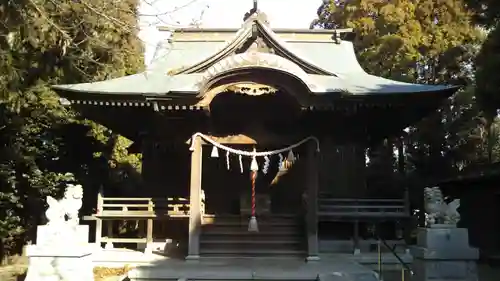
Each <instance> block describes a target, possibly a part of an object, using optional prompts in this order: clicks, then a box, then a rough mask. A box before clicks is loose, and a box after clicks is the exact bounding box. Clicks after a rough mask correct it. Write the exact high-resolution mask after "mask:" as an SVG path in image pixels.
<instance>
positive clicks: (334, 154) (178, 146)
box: [53, 11, 457, 260]
mask: <svg viewBox="0 0 500 281" xmlns="http://www.w3.org/2000/svg"><path fill="white" fill-rule="evenodd" d="M165 32H167V31H165ZM353 39H354V33H353V32H352V30H350V29H337V30H302V29H273V28H271V27H270V24H269V22H268V20H267V18H266V16H265V14H263V13H261V12H259V11H253V12H252V13H249V14H248V15H247V16H246V17H245V21H244V23H243V25H242V26H241V28H239V29H211V28H183V29H178V30H175V31H174V32H173V33H172V35H171V37H170V38H169V39H168V40H167V41H165V42H162V43H161V44H159V46H158V49H157V51H156V54H155V58H154V63H153V65H152V66H150V67H149V68H148V69H147V71H145V72H143V73H138V74H135V75H130V76H125V77H121V78H116V79H111V80H106V81H101V82H93V83H82V84H72V85H57V86H54V87H53V88H54V89H55V91H56V92H57V93H58V95H60V97H61V98H62V99H63V100H64V101H66V102H67V103H68V102H69V103H70V104H71V106H72V107H73V108H74V109H75V110H77V111H79V112H80V113H81V114H82V116H84V117H85V118H88V119H91V120H94V121H95V122H97V123H100V124H102V125H104V126H106V127H107V128H109V129H111V130H112V131H113V132H116V133H118V134H121V135H123V136H125V137H126V138H128V139H130V140H132V141H133V142H134V143H133V145H132V147H131V148H130V149H131V150H132V151H135V152H140V153H142V156H143V158H142V161H143V163H142V179H143V184H142V185H141V186H138V187H137V188H136V189H135V190H132V191H127V194H122V198H109V196H108V198H107V197H106V192H107V191H106V190H103V191H102V193H100V194H99V196H98V202H97V212H96V213H95V214H92V216H91V217H93V218H94V219H95V221H96V225H97V226H96V242H97V243H99V244H100V243H126V242H130V243H135V242H144V243H146V244H147V247H148V248H151V247H153V246H152V245H153V244H154V241H156V240H157V239H160V240H162V239H163V240H165V239H166V238H170V239H174V240H175V241H179V244H180V245H181V248H183V249H185V250H184V252H183V254H182V255H183V256H185V257H186V258H188V259H198V258H200V257H216V256H225V257H233V256H246V257H258V256H297V257H303V258H304V259H307V260H317V259H319V258H320V256H321V253H323V252H330V251H333V252H335V251H342V250H341V249H340V248H338V247H336V246H335V245H336V244H335V241H340V240H345V241H348V242H349V241H350V242H349V243H351V244H349V246H348V247H349V249H348V251H352V252H359V251H364V250H363V249H364V248H363V247H364V246H363V243H364V241H368V240H369V239H370V236H369V231H367V230H366V228H368V227H369V226H370V225H371V224H384V225H385V224H387V223H389V224H394V225H399V226H400V227H401V228H404V226H405V225H407V224H406V223H405V222H406V221H407V220H408V219H409V217H410V206H409V198H408V190H407V189H406V188H405V187H404V186H401V188H400V190H399V191H397V192H394V194H392V195H391V196H385V197H384V198H380V197H377V196H374V195H373V194H372V193H370V192H369V190H368V189H367V182H366V173H365V168H366V163H365V152H366V149H367V148H368V147H370V146H371V145H372V144H376V143H381V142H382V141H384V140H387V139H398V138H399V137H400V136H401V135H402V134H403V130H404V128H407V127H408V126H410V125H412V124H414V123H416V122H417V121H419V120H421V119H422V118H424V117H425V116H427V115H429V114H431V113H432V112H434V111H435V110H436V109H437V108H439V107H440V105H441V104H442V102H443V101H444V100H446V99H447V98H448V97H450V96H451V95H453V94H454V93H455V92H456V91H457V88H456V87H451V86H444V85H443V86H441V85H439V86H438V85H420V84H411V83H403V82H399V81H393V80H389V79H385V78H382V77H378V76H375V75H372V74H368V73H366V72H365V71H364V70H363V68H362V67H361V66H360V64H359V62H358V60H357V58H356V54H355V51H354V48H353ZM106 200H107V201H106ZM124 202H128V203H124ZM131 202H132V203H131ZM134 202H135V203H134ZM137 202H142V203H137ZM127 204H128V205H127ZM141 208H142V209H141ZM117 219H124V220H125V219H126V220H139V221H143V222H144V223H145V224H147V225H145V226H146V227H145V228H146V230H145V232H147V233H146V234H141V235H142V236H141V235H139V236H136V237H131V238H128V239H129V240H127V239H125V238H113V237H112V235H111V234H110V233H108V236H106V237H103V235H102V232H103V229H102V225H103V222H104V223H106V222H107V221H112V220H117ZM162 223H163V224H164V227H159V225H160V224H162ZM153 226H154V227H153ZM388 228H390V227H388ZM394 231H395V232H397V231H398V230H397V227H394ZM386 232H387V231H386ZM403 232H404V231H403ZM372 234H373V233H372ZM401 236H402V235H401V234H394V235H393V234H387V237H386V238H385V239H388V240H398V239H403V238H404V237H401ZM113 239H115V240H113ZM134 239H135V240H134ZM332 245H333V246H332Z"/></svg>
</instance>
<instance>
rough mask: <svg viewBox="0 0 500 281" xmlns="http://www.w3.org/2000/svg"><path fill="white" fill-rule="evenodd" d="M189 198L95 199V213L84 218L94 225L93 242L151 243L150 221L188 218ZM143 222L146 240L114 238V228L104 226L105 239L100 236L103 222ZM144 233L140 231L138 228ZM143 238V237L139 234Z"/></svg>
mask: <svg viewBox="0 0 500 281" xmlns="http://www.w3.org/2000/svg"><path fill="white" fill-rule="evenodd" d="M189 207H190V205H189V199H187V198H173V197H169V198H151V197H149V198H147V197H144V198H125V197H103V196H102V195H101V193H99V194H98V196H97V210H96V213H95V214H92V215H90V216H85V217H84V218H83V219H84V220H90V221H95V222H96V234H95V243H96V244H98V245H101V243H146V244H147V245H150V244H151V243H152V242H153V221H154V220H168V219H175V218H188V217H189ZM201 211H202V215H203V214H204V212H205V199H204V196H202V202H201ZM122 220H125V221H126V220H132V221H137V222H140V221H146V237H145V238H144V237H136V238H116V237H112V236H113V229H112V227H113V225H112V224H111V223H107V227H108V228H107V233H106V236H105V237H103V236H102V226H103V221H109V222H111V221H122ZM140 231H141V232H143V229H142V228H141V229H140ZM141 236H142V235H141Z"/></svg>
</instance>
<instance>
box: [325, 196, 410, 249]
mask: <svg viewBox="0 0 500 281" xmlns="http://www.w3.org/2000/svg"><path fill="white" fill-rule="evenodd" d="M318 200H319V201H318V221H319V222H352V223H353V227H354V243H355V248H356V249H359V223H360V222H371V223H375V224H377V223H380V222H386V221H394V222H397V221H402V220H406V219H409V218H411V216H410V208H409V204H408V203H407V202H406V201H405V200H404V199H355V198H353V199H351V198H328V197H326V196H320V198H319V199H318Z"/></svg>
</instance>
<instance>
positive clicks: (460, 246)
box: [412, 224, 479, 281]
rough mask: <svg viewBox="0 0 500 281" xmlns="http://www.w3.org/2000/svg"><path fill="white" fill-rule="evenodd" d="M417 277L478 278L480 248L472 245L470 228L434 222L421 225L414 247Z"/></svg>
mask: <svg viewBox="0 0 500 281" xmlns="http://www.w3.org/2000/svg"><path fill="white" fill-rule="evenodd" d="M412 255H413V269H414V272H415V278H414V279H413V280H415V281H428V280H433V281H444V280H453V281H477V280H478V274H477V265H476V262H477V260H478V259H479V251H478V250H477V249H476V248H472V247H470V246H469V235H468V230H467V229H465V228H457V227H455V226H453V225H439V224H434V225H432V226H431V227H428V228H420V229H418V234H417V246H416V247H413V248H412Z"/></svg>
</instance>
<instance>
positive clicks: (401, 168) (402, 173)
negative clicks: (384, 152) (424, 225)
mask: <svg viewBox="0 0 500 281" xmlns="http://www.w3.org/2000/svg"><path fill="white" fill-rule="evenodd" d="M397 141H398V142H397V148H398V173H399V179H400V180H399V182H400V184H401V185H402V187H403V188H404V194H403V199H404V204H405V214H406V215H407V216H409V218H411V208H410V190H409V189H408V184H407V182H406V167H405V155H404V136H401V137H399V138H398V140H397ZM411 232H412V224H411V220H410V219H407V220H405V221H404V222H403V238H404V240H405V241H406V243H408V244H409V243H410V242H411Z"/></svg>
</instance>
